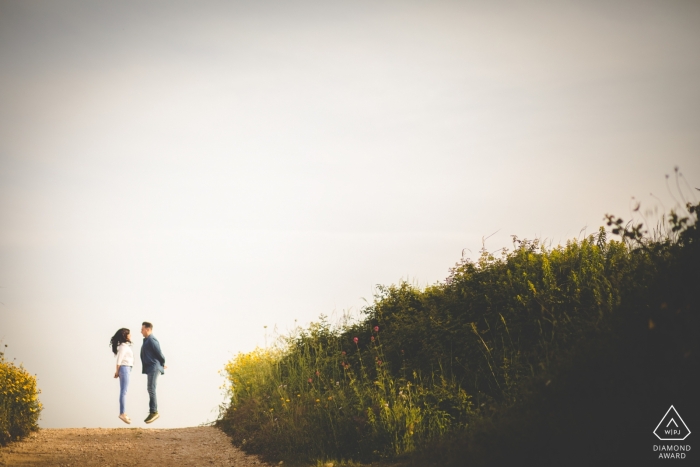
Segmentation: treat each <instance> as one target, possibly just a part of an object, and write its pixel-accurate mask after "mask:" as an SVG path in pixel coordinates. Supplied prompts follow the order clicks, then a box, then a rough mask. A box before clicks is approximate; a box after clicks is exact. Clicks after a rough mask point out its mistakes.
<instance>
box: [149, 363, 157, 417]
mask: <svg viewBox="0 0 700 467" xmlns="http://www.w3.org/2000/svg"><path fill="white" fill-rule="evenodd" d="M159 374H160V371H158V370H157V369H156V370H153V371H151V372H150V373H148V383H146V388H147V389H148V397H149V399H148V409H149V412H151V413H156V412H158V400H157V399H156V383H157V382H158V375H159Z"/></svg>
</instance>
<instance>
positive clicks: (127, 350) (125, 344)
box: [110, 328, 134, 423]
mask: <svg viewBox="0 0 700 467" xmlns="http://www.w3.org/2000/svg"><path fill="white" fill-rule="evenodd" d="M110 345H111V346H112V352H113V353H114V355H116V357H117V371H115V372H114V377H115V378H119V418H120V419H121V421H123V422H124V423H131V419H130V418H129V416H128V415H127V414H126V410H125V409H126V390H127V389H128V388H129V375H130V374H131V367H132V366H134V352H132V351H131V332H129V330H128V329H126V328H121V329H120V330H119V331H117V332H116V333H115V334H114V336H112V340H110Z"/></svg>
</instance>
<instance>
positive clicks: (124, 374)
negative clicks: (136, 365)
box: [119, 365, 131, 415]
mask: <svg viewBox="0 0 700 467" xmlns="http://www.w3.org/2000/svg"><path fill="white" fill-rule="evenodd" d="M130 375H131V367H130V366H124V365H122V366H120V367H119V415H121V414H123V413H126V390H127V389H129V376H130Z"/></svg>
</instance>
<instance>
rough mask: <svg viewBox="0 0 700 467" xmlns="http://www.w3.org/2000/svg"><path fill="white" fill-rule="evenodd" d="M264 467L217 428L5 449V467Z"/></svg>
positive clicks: (80, 432) (123, 431)
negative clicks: (141, 466)
mask: <svg viewBox="0 0 700 467" xmlns="http://www.w3.org/2000/svg"><path fill="white" fill-rule="evenodd" d="M49 465H50V466H83V465H85V466H101V467H103V466H137V465H139V466H140V465H150V466H168V467H169V466H173V467H179V466H216V467H219V466H227V467H229V466H230V467H248V466H256V467H263V466H265V465H269V464H265V463H263V462H262V461H260V460H259V459H258V458H257V457H255V456H249V455H247V454H245V453H243V452H242V451H240V450H239V449H236V448H235V447H234V446H233V445H232V444H231V441H230V439H229V438H228V436H226V435H225V434H224V433H223V432H221V431H220V430H219V429H217V428H214V427H208V426H207V427H196V428H174V429H142V428H65V429H43V430H41V431H39V432H38V433H34V434H32V435H31V436H29V437H28V438H26V439H24V440H22V441H20V442H17V443H12V444H10V445H8V446H6V447H4V448H0V466H49Z"/></svg>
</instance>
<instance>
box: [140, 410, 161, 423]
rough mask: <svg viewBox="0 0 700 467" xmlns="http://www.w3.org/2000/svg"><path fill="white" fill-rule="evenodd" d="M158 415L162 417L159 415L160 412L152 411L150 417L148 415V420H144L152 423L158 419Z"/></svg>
mask: <svg viewBox="0 0 700 467" xmlns="http://www.w3.org/2000/svg"><path fill="white" fill-rule="evenodd" d="M158 417H160V415H158V412H151V413H149V414H148V417H146V420H144V422H146V423H152V422H154V421H156V419H157V418H158Z"/></svg>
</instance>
